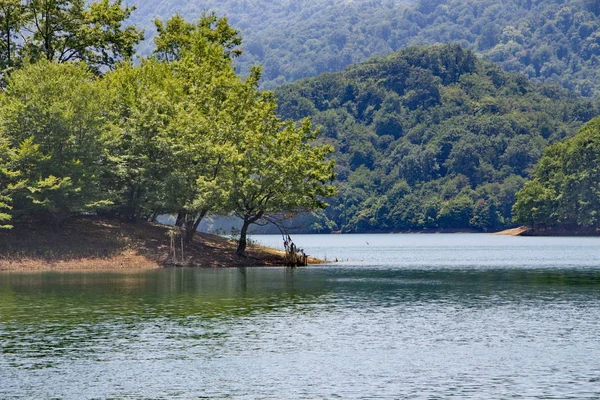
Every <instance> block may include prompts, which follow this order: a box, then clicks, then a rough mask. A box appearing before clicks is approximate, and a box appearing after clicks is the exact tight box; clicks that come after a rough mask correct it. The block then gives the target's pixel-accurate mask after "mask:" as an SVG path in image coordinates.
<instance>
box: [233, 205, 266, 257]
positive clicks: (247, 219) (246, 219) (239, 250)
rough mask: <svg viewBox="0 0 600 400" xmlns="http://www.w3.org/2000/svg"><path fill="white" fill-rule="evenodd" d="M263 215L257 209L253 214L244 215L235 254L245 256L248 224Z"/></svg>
mask: <svg viewBox="0 0 600 400" xmlns="http://www.w3.org/2000/svg"><path fill="white" fill-rule="evenodd" d="M263 215H264V212H263V211H259V212H258V213H257V214H256V215H255V216H253V217H248V216H244V224H243V225H242V229H241V230H240V241H239V243H238V248H237V255H238V256H241V257H246V246H247V244H248V239H247V237H248V227H249V226H250V224H253V223H255V222H256V221H258V220H259V219H261V218H262V216H263Z"/></svg>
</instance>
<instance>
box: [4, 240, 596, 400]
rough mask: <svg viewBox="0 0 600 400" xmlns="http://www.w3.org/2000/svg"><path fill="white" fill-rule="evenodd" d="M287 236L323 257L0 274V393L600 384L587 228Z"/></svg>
mask: <svg viewBox="0 0 600 400" xmlns="http://www.w3.org/2000/svg"><path fill="white" fill-rule="evenodd" d="M252 239H253V240H254V241H257V242H259V243H262V244H265V245H269V246H281V237H279V236H254V237H252ZM293 239H294V242H295V243H296V244H297V245H298V246H299V247H301V248H304V249H305V250H306V252H307V253H308V254H309V255H311V256H314V257H319V258H323V259H327V260H328V263H327V264H324V265H317V266H310V267H306V268H296V269H289V268H277V267H270V268H248V269H239V268H231V269H162V270H145V271H130V272H39V273H0V398H1V399H34V398H35V399H171V398H173V399H199V398H200V399H454V398H455V399H490V398H494V399H509V398H510V399H585V398H589V399H596V398H599V397H600V334H599V332H600V238H526V237H522V238H521V237H505V236H492V235H483V234H448V235H440V234H428V235H425V234H402V235H297V236H294V237H293ZM336 259H337V262H335V261H336Z"/></svg>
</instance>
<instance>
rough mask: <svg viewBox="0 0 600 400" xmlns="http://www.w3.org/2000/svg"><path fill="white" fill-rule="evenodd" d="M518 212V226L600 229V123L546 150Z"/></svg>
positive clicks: (522, 194) (521, 196)
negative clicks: (519, 224) (521, 224)
mask: <svg viewBox="0 0 600 400" xmlns="http://www.w3.org/2000/svg"><path fill="white" fill-rule="evenodd" d="M514 210H515V220H516V221H517V222H520V223H523V224H527V225H529V226H531V227H534V228H535V227H537V226H559V227H566V228H572V227H585V228H593V229H598V228H600V119H598V118H596V119H594V120H592V121H590V122H588V123H587V124H586V125H584V126H583V127H582V128H581V129H580V130H579V132H578V133H577V135H575V136H574V137H573V138H570V139H567V140H564V141H562V142H559V143H556V144H554V145H552V146H551V147H549V148H548V149H547V150H546V152H545V153H544V156H543V157H542V158H541V159H540V161H539V163H538V164H537V166H536V169H535V172H534V173H533V179H532V180H531V181H529V182H527V183H526V184H525V187H524V188H523V189H522V190H521V191H520V192H519V193H517V202H516V203H515V205H514Z"/></svg>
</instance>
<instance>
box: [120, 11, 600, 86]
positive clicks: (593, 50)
mask: <svg viewBox="0 0 600 400" xmlns="http://www.w3.org/2000/svg"><path fill="white" fill-rule="evenodd" d="M126 2H127V3H128V4H133V5H135V6H136V7H137V10H136V11H135V12H134V13H133V14H132V16H131V21H132V22H133V23H136V24H138V25H139V26H140V27H142V28H144V29H145V30H146V36H147V37H150V35H152V34H153V32H154V31H155V29H154V26H153V24H152V20H153V19H154V18H155V17H159V18H162V19H166V18H168V17H170V16H171V15H172V14H173V13H175V12H179V13H181V14H182V15H184V16H185V17H186V18H188V19H189V18H196V17H198V16H199V15H200V14H201V12H202V11H203V10H215V11H216V12H217V13H218V14H219V15H227V17H228V18H229V20H230V22H231V24H232V25H233V26H234V27H235V28H237V29H239V30H240V31H241V33H242V36H243V38H244V44H243V49H244V51H245V53H244V55H243V56H242V57H240V59H239V60H238V65H239V66H240V70H241V71H242V72H244V73H245V71H248V68H249V66H250V65H252V64H255V63H260V64H263V65H264V76H263V86H264V87H266V88H273V87H276V86H278V85H280V84H282V83H285V82H292V81H295V80H297V79H299V78H304V77H311V76H316V75H318V74H320V73H322V72H326V71H340V70H341V69H343V67H345V66H346V65H349V64H351V63H356V62H358V61H362V60H364V59H366V58H367V57H369V56H372V55H384V54H389V53H391V52H393V51H396V50H399V49H401V48H404V47H406V46H409V45H420V44H436V43H449V42H456V43H459V44H460V45H462V46H463V47H467V48H471V49H473V50H474V51H476V52H479V53H481V54H483V55H484V56H485V57H487V58H488V59H490V60H492V61H494V62H496V63H499V64H500V65H501V66H502V67H503V68H504V69H505V70H508V71H517V72H522V73H525V74H526V75H527V76H529V77H530V78H535V79H538V80H541V81H554V82H559V83H560V84H561V85H563V86H564V87H566V88H569V89H572V90H575V91H576V92H578V93H580V94H583V95H584V96H596V95H597V94H598V92H599V90H600V75H599V74H598V69H599V68H598V67H599V66H600V65H599V64H600V62H599V58H598V57H600V22H599V21H598V16H599V15H600V0H544V1H541V0H418V1H406V0H354V1H345V0H305V1H301V2H298V1H292V0H284V1H278V2H272V1H269V0H255V1H248V0H219V1H217V0H205V1H191V0H169V1H167V0H144V1H142V0H127V1H126ZM151 48H152V41H151V40H148V41H146V43H145V44H144V45H142V48H141V50H142V51H143V52H144V51H145V52H146V53H148V52H149V51H150V49H151Z"/></svg>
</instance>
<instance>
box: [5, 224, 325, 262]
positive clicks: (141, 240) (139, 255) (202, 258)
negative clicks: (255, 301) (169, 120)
mask: <svg viewBox="0 0 600 400" xmlns="http://www.w3.org/2000/svg"><path fill="white" fill-rule="evenodd" d="M15 225H16V227H15V228H14V229H12V230H10V231H6V232H1V233H0V271H39V270H125V269H153V268H164V267H177V266H186V267H204V268H222V267H240V266H278V265H283V264H284V260H283V252H282V251H279V250H274V249H269V248H266V247H262V246H249V248H248V250H247V255H248V256H247V257H238V256H237V255H236V253H235V250H236V246H237V244H236V243H235V242H234V241H231V240H228V239H226V238H223V237H221V236H217V235H211V234H207V233H197V235H196V237H195V238H194V241H193V242H192V243H187V244H184V245H183V254H182V248H181V240H180V238H179V237H175V238H174V239H173V240H172V239H171V236H172V235H170V234H169V232H171V231H172V228H170V227H167V226H164V225H159V224H152V223H136V224H130V223H125V222H121V221H117V220H111V219H105V218H97V217H82V218H77V219H73V220H71V221H68V222H67V223H66V224H65V225H64V226H63V227H61V228H60V229H56V228H52V227H48V226H45V225H43V224H39V223H34V222H31V223H27V224H22V223H20V224H15ZM318 262H319V260H316V259H309V263H318Z"/></svg>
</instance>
